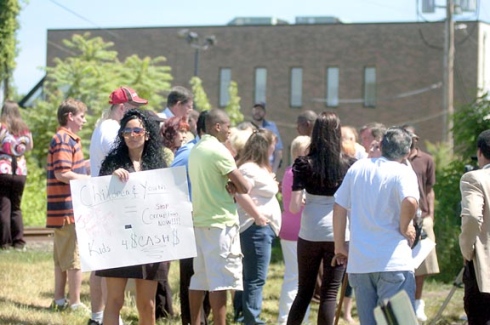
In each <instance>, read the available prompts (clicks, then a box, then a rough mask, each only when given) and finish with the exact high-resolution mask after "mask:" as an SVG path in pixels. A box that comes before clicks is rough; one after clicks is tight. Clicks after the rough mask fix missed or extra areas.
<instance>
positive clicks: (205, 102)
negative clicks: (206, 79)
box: [189, 77, 211, 112]
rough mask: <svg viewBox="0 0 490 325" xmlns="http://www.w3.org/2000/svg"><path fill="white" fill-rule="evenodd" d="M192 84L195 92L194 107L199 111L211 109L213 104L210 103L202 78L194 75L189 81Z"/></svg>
mask: <svg viewBox="0 0 490 325" xmlns="http://www.w3.org/2000/svg"><path fill="white" fill-rule="evenodd" d="M189 84H190V85H191V89H192V93H193V94H194V109H196V110H198V111H199V112H202V111H206V110H210V109H211V104H210V103H209V99H208V95H206V92H205V91H204V88H203V86H202V81H201V78H199V77H192V78H191V81H190V82H189Z"/></svg>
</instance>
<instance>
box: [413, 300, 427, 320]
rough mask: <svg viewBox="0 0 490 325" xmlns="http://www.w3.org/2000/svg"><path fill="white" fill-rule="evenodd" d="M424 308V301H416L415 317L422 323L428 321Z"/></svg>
mask: <svg viewBox="0 0 490 325" xmlns="http://www.w3.org/2000/svg"><path fill="white" fill-rule="evenodd" d="M424 308H425V302H424V301H423V300H422V299H420V300H415V315H417V319H418V320H419V321H421V322H425V321H426V320H427V316H426V315H425V311H424Z"/></svg>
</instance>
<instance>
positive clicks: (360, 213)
mask: <svg viewBox="0 0 490 325" xmlns="http://www.w3.org/2000/svg"><path fill="white" fill-rule="evenodd" d="M411 142H412V136H411V134H409V133H408V132H407V131H406V130H404V129H403V128H400V127H394V128H390V129H388V130H387V131H386V133H385V135H384V136H383V139H382V140H381V153H382V156H381V157H380V158H370V159H360V160H358V161H357V162H356V163H355V164H354V165H352V166H351V167H350V169H349V171H348V172H347V174H346V176H345V178H344V180H343V182H342V185H341V186H340V188H339V189H338V190H337V192H336V193H335V206H334V212H333V213H334V214H333V227H334V239H335V253H336V258H337V262H338V263H340V264H344V263H346V262H347V257H348V258H349V263H348V264H347V273H349V282H350V284H351V286H352V287H353V288H354V290H355V293H356V301H357V309H358V313H359V320H360V322H361V324H363V325H371V324H372V325H375V324H376V321H375V318H374V313H373V310H374V308H375V307H376V306H377V305H378V304H379V303H380V302H382V301H383V300H384V299H388V298H390V297H392V296H393V295H395V294H396V293H397V292H399V291H401V290H405V291H406V292H407V294H408V296H409V297H410V300H411V301H412V306H414V299H415V277H414V266H413V262H412V251H411V245H412V244H413V241H414V239H415V229H414V227H413V224H412V219H413V217H414V216H415V213H416V211H417V208H418V200H419V189H418V183H417V176H416V175H415V172H414V171H413V169H412V168H410V167H409V166H407V165H406V164H404V161H405V159H406V158H407V156H408V154H409V152H410V145H411ZM348 211H349V215H350V217H349V222H350V233H351V236H350V243H347V242H346V241H345V228H346V225H347V212H348Z"/></svg>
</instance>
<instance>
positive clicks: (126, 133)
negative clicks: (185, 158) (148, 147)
mask: <svg viewBox="0 0 490 325" xmlns="http://www.w3.org/2000/svg"><path fill="white" fill-rule="evenodd" d="M145 133H146V130H145V129H143V128H124V130H122V132H121V134H122V136H123V137H124V138H129V137H130V136H134V137H141V136H143V135H145Z"/></svg>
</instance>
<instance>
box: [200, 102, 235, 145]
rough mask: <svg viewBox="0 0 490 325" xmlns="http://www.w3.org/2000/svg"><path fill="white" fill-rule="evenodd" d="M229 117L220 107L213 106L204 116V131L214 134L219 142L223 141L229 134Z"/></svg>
mask: <svg viewBox="0 0 490 325" xmlns="http://www.w3.org/2000/svg"><path fill="white" fill-rule="evenodd" d="M229 128H230V118H229V117H228V114H226V112H225V111H224V110H222V109H219V108H214V109H212V110H210V111H209V113H208V115H207V116H206V133H208V134H211V135H212V136H215V137H216V138H218V140H220V141H221V142H225V141H226V140H227V139H228V136H229V135H230V132H229Z"/></svg>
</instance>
